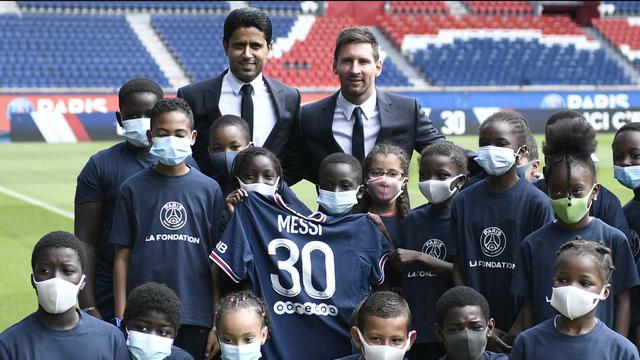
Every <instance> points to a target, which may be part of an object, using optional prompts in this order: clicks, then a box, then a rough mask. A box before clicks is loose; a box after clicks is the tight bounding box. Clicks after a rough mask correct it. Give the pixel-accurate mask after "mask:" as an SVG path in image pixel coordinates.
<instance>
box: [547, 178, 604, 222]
mask: <svg viewBox="0 0 640 360" xmlns="http://www.w3.org/2000/svg"><path fill="white" fill-rule="evenodd" d="M595 187H596V185H595V184H594V185H593V187H592V188H591V190H589V192H588V193H587V196H585V197H583V198H571V205H569V198H566V197H564V198H560V199H551V207H552V208H553V212H555V213H556V215H557V216H558V217H559V218H560V220H562V222H564V223H565V224H575V223H577V222H578V221H580V220H581V219H582V218H583V217H584V216H585V215H586V214H587V213H588V212H589V208H590V207H591V203H590V202H589V200H590V198H591V193H592V192H593V189H594V188H595Z"/></svg>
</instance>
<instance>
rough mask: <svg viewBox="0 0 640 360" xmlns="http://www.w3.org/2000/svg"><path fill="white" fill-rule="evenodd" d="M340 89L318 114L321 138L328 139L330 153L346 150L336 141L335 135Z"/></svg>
mask: <svg viewBox="0 0 640 360" xmlns="http://www.w3.org/2000/svg"><path fill="white" fill-rule="evenodd" d="M339 93H340V91H338V92H336V93H335V94H333V96H331V97H330V98H329V101H327V102H326V103H325V105H324V106H323V107H322V111H321V112H320V114H318V119H317V121H318V125H319V126H320V135H321V136H320V138H321V139H327V142H328V143H327V147H328V148H329V154H333V153H336V152H344V150H342V147H340V145H339V144H338V142H337V141H336V138H335V137H334V136H333V115H334V114H335V112H336V106H337V103H338V94H339Z"/></svg>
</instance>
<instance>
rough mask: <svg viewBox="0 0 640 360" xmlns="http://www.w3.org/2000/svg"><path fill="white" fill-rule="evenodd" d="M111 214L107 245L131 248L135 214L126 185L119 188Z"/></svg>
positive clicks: (133, 236) (133, 237)
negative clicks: (111, 219)
mask: <svg viewBox="0 0 640 360" xmlns="http://www.w3.org/2000/svg"><path fill="white" fill-rule="evenodd" d="M113 214H114V215H113V223H112V225H111V235H110V237H109V243H111V244H114V245H120V246H124V247H128V248H132V247H133V242H134V240H135V234H136V219H135V218H136V214H135V211H134V210H133V205H132V203H131V197H130V191H129V188H128V186H126V183H125V184H124V185H123V186H121V187H120V191H119V192H118V198H117V200H116V207H115V211H114V213H113Z"/></svg>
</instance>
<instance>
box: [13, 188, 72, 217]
mask: <svg viewBox="0 0 640 360" xmlns="http://www.w3.org/2000/svg"><path fill="white" fill-rule="evenodd" d="M0 193H3V194H6V195H9V196H11V197H14V198H16V199H18V200H22V201H24V202H28V203H29V204H31V205H35V206H38V207H41V208H43V209H46V210H49V211H51V212H52V213H56V214H58V215H60V216H63V217H66V218H67V219H71V220H73V213H71V212H69V211H66V210H62V209H60V208H59V207H56V206H53V205H49V204H47V203H46V202H44V201H40V200H38V199H34V198H32V197H31V196H28V195H25V194H21V193H19V192H16V191H13V190H11V189H7V188H6V187H4V186H1V185H0Z"/></svg>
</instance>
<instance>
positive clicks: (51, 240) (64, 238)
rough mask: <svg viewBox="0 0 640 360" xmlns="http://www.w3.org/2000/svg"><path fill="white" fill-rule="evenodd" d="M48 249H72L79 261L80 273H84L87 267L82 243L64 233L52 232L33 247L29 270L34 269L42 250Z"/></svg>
mask: <svg viewBox="0 0 640 360" xmlns="http://www.w3.org/2000/svg"><path fill="white" fill-rule="evenodd" d="M48 248H69V249H72V250H73V251H75V252H76V254H78V258H79V259H80V266H82V271H83V272H84V271H85V269H86V265H87V256H86V255H85V253H84V248H83V247H82V243H81V242H80V240H78V238H77V237H75V236H74V235H73V234H71V233H69V232H66V231H52V232H50V233H48V234H46V235H45V236H43V237H42V238H41V239H40V240H38V242H37V243H36V245H35V246H34V247H33V252H32V253H31V270H33V269H34V267H35V264H36V259H37V258H38V255H40V253H41V252H42V250H44V249H48Z"/></svg>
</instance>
